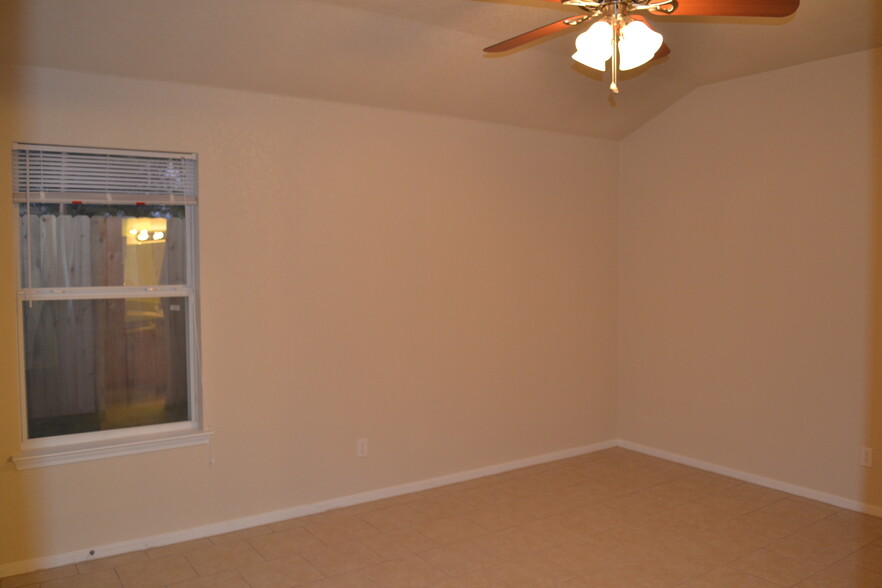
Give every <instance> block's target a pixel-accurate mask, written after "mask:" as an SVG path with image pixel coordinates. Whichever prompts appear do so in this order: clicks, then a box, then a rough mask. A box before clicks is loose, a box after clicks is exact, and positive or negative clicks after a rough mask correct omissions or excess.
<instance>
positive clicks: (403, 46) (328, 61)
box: [0, 0, 882, 139]
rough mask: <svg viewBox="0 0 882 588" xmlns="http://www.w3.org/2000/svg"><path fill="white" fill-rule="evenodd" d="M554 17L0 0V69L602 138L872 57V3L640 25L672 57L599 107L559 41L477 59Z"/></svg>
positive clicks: (214, 1) (425, 5) (818, 0)
mask: <svg viewBox="0 0 882 588" xmlns="http://www.w3.org/2000/svg"><path fill="white" fill-rule="evenodd" d="M569 14H580V12H579V11H578V10H576V9H572V8H568V7H564V6H556V5H555V4H553V3H551V2H542V1H539V0H3V3H2V6H0V18H2V20H3V23H2V25H0V26H2V29H0V35H2V39H0V43H2V45H0V48H2V51H3V57H2V59H3V60H4V61H5V62H6V63H14V64H21V65H33V66H42V67H50V68H58V69H67V70H74V71H83V72H94V73H100V74H109V75H116V76H125V77H133V78H143V79H150V80H163V81H173V82H184V83H191V84H200V85H208V86H217V87H225V88H235V89H242V90H252V91H260V92H272V93H278V94H285V95H291V96H299V97H306V98H317V99H324V100H334V101H344V102H350V103H358V104H366V105H372V106H378V107H386V108H394V109H402V110H408V111H416V112H426V113H435V114H441V115H452V116H458V117H464V118H469V119H476V120H483V121H490V122H498V123H504V124H514V125H520V126H526V127H532V128H539V129H547V130H553V131H564V132H569V133H575V134H581V135H586V136H593V137H599V138H609V139H618V138H621V137H624V136H625V135H627V134H628V133H630V132H631V131H632V130H634V129H636V128H637V127H639V126H640V125H641V124H643V123H644V122H645V121H647V120H649V119H650V118H652V117H653V116H654V115H656V114H657V113H659V112H660V111H662V110H664V109H665V108H667V107H668V106H670V105H671V104H672V103H673V102H675V101H676V100H677V99H679V98H680V97H682V96H683V95H685V94H686V93H688V92H690V91H691V90H693V89H694V88H696V87H699V86H702V85H704V84H709V83H714V82H718V81H722V80H727V79H731V78H736V77H740V76H745V75H749V74H753V73H758V72H763V71H769V70H774V69H777V68H782V67H787V66H791V65H795V64H799V63H802V62H808V61H813V60H817V59H824V58H828V57H833V56H836V55H842V54H846V53H852V52H855V51H861V50H865V49H870V48H874V47H880V46H882V2H879V0H835V1H826V2H825V1H822V0H802V6H801V7H800V8H799V10H798V11H797V13H796V14H795V15H793V16H792V17H788V18H784V19H762V18H698V17H650V19H651V20H652V25H653V27H654V28H655V29H656V30H657V31H659V32H660V33H662V34H663V35H664V37H665V42H666V43H667V44H668V46H669V47H670V48H671V50H672V53H671V55H670V56H669V57H667V58H664V59H662V60H658V61H656V62H654V63H651V64H649V65H647V66H644V67H642V68H639V69H638V70H635V71H633V72H626V73H625V74H623V75H622V77H621V79H620V84H619V85H620V87H621V94H619V95H618V96H615V97H613V96H611V95H610V93H609V90H608V87H607V86H608V80H607V79H606V77H607V76H608V74H606V75H604V74H601V73H599V72H594V71H593V70H590V69H588V68H585V67H583V66H581V65H578V64H576V63H575V62H574V61H572V60H571V59H570V57H569V56H570V55H571V54H572V52H573V41H574V39H575V34H573V33H572V32H568V33H564V34H559V35H553V36H551V37H549V38H546V39H543V40H541V41H538V42H534V43H532V44H530V45H527V46H526V47H524V48H522V49H518V50H514V51H511V52H509V53H507V54H503V55H499V56H489V55H486V54H484V53H483V52H482V51H481V50H482V48H483V47H485V46H488V45H491V44H493V43H495V42H497V41H501V40H503V39H507V38H509V37H512V36H514V35H516V34H519V33H522V32H525V31H527V30H530V29H533V28H536V27H539V26H541V25H544V24H547V23H550V22H553V21H555V20H559V19H561V18H563V17H565V16H567V15H569ZM878 75H882V72H879V74H878ZM847 91H848V89H847V88H843V92H847ZM762 99H763V96H761V95H758V96H756V100H762Z"/></svg>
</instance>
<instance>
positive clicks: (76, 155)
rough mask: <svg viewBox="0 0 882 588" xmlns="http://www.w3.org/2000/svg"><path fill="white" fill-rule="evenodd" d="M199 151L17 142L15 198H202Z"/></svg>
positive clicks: (175, 200) (128, 201) (67, 200)
mask: <svg viewBox="0 0 882 588" xmlns="http://www.w3.org/2000/svg"><path fill="white" fill-rule="evenodd" d="M196 164H197V158H196V154H194V153H166V152H160V151H126V150H117V149H91V148H85V147H59V146H55V145H31V144H24V143H16V144H15V145H14V146H13V158H12V167H13V186H14V189H13V201H14V202H20V203H25V202H31V203H38V202H46V203H67V204H70V203H71V202H78V203H79V202H82V203H84V204H140V203H144V204H196V200H197V190H198V186H197V169H196Z"/></svg>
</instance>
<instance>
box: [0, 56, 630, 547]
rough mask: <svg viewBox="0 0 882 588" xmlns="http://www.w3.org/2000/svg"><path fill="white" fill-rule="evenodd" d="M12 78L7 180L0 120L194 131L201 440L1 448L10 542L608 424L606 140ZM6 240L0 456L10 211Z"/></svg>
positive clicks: (527, 450)
mask: <svg viewBox="0 0 882 588" xmlns="http://www.w3.org/2000/svg"><path fill="white" fill-rule="evenodd" d="M4 99H5V100H6V104H7V106H6V107H5V108H4V111H3V116H4V118H5V121H4V122H6V123H8V124H4V125H0V126H2V127H3V128H5V129H7V131H4V137H3V139H4V140H5V143H4V144H5V145H7V149H6V150H5V152H4V150H0V153H2V157H0V170H3V173H4V174H7V175H3V176H2V177H0V181H3V182H4V184H5V185H6V186H9V185H10V183H9V176H8V173H7V171H6V170H8V169H9V167H10V165H9V158H8V157H9V156H8V146H9V144H10V142H11V141H13V140H19V141H29V142H45V143H54V144H73V145H89V146H105V147H123V148H138V149H161V150H176V151H196V152H198V153H199V155H200V180H201V199H202V204H201V206H200V214H201V218H200V222H201V239H200V242H201V247H202V251H201V275H202V322H203V332H202V334H203V338H202V341H203V364H204V368H203V371H204V388H205V397H206V404H207V409H208V419H209V423H210V425H211V427H212V428H213V430H214V431H215V435H214V438H213V442H212V445H211V447H210V451H211V456H212V457H213V458H214V460H215V464H214V465H213V466H209V463H208V461H209V448H207V447H204V446H203V447H196V448H186V449H177V450H171V451H164V452H157V453H150V454H141V455H134V456H130V457H124V458H113V459H106V460H100V461H92V462H85V463H77V464H71V465H65V466H56V467H50V468H43V469H38V470H28V471H22V472H18V471H15V469H14V468H13V467H12V466H11V465H10V464H9V463H4V464H3V465H2V466H0V498H2V500H0V503H2V504H3V507H2V508H0V528H2V529H3V532H2V533H0V564H3V563H10V562H20V561H23V560H27V559H30V558H34V557H38V556H40V557H42V556H48V555H53V554H62V553H67V552H70V551H72V550H78V549H84V550H85V549H88V548H90V547H93V546H100V545H107V544H111V543H114V542H120V541H127V540H132V539H137V538H140V537H149V536H152V535H156V534H161V533H169V532H172V531H175V530H178V529H186V528H189V527H193V526H199V525H205V524H210V523H216V522H219V521H225V520H229V519H235V518H238V517H244V516H248V515H254V514H259V513H264V512H268V511H274V510H277V509H283V508H288V507H293V506H296V505H301V504H308V503H311V502H316V501H321V500H327V499H331V498H335V497H340V496H346V495H350V494H354V493H358V492H363V491H368V490H372V489H377V488H384V487H389V486H394V485H398V484H403V483H407V482H414V481H419V480H424V479H428V478H432V477H436V476H441V475H445V474H452V473H456V472H462V471H465V470H469V469H472V468H479V467H483V466H491V465H495V464H500V463H504V462H507V461H511V460H517V459H522V458H526V457H529V456H535V455H540V454H544V453H549V452H554V451H558V450H565V449H571V448H576V447H580V446H584V445H588V444H592V443H596V442H601V441H607V440H610V439H614V438H615V414H614V412H615V408H616V401H615V360H614V356H615V285H616V273H615V272H616V255H617V253H616V247H617V236H616V230H617V222H616V215H617V204H616V202H617V168H616V165H617V158H618V155H617V152H616V146H615V144H614V143H610V142H604V141H598V140H593V139H586V138H580V137H576V136H569V135H561V134H552V133H543V132H537V131H530V130H521V129H516V128H508V127H504V126H497V125H490V124H480V123H473V122H465V121H459V120H454V119H446V118H440V117H433V116H425V115H418V114H409V113H403V112H393V111H384V110H379V109H371V108H363V107H357V106H349V105H343V104H330V103H320V102H315V101H307V100H299V99H291V98H283V97H274V96H268V95H257V94H248V93H238V92H233V91H225V90H216V89H207V88H196V87H188V86H183V85H173V84H161V83H148V82H139V81H132V80H125V79H110V78H103V77H97V76H91V75H85V74H76V73H63V72H57V71H47V70H28V71H26V72H24V75H23V77H21V78H20V84H18V85H17V87H15V88H13V91H10V92H5V93H4ZM5 133H8V135H6V134H5ZM567 153H579V155H580V157H581V158H585V159H590V160H592V161H593V162H594V166H593V167H595V168H596V169H607V170H609V171H610V173H608V174H603V175H592V177H591V178H590V179H586V178H585V177H583V176H582V175H581V174H579V173H574V170H573V167H572V163H571V161H572V159H571V158H566V157H562V155H563V154H567ZM4 192H5V193H6V194H8V193H9V190H8V188H7V189H6V190H5V191H4ZM7 197H8V196H7ZM10 209H11V206H7V207H0V226H4V227H11V226H12V219H11V210H10ZM3 234H4V235H8V233H7V232H6V231H4V232H3ZM0 253H2V254H0V284H2V286H3V287H2V288H0V302H2V304H0V311H2V312H0V327H2V329H3V337H2V342H0V346H2V347H0V409H2V410H0V455H2V457H3V460H6V458H7V457H8V456H10V455H12V454H14V453H16V452H17V451H18V426H19V423H18V417H17V413H18V391H17V375H16V359H15V358H16V353H17V351H16V344H15V337H14V321H15V313H14V306H15V305H14V298H13V295H12V290H13V284H12V276H13V270H12V266H11V260H12V253H11V240H10V238H9V237H8V236H7V237H4V239H3V241H2V250H0ZM359 437H367V438H368V439H369V447H370V455H369V457H368V458H366V459H360V460H359V459H356V458H355V444H356V439H357V438H359Z"/></svg>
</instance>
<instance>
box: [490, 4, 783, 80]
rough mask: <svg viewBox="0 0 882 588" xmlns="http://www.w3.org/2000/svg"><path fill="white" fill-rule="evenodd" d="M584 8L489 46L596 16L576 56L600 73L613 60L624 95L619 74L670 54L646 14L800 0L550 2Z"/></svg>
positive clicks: (720, 11)
mask: <svg viewBox="0 0 882 588" xmlns="http://www.w3.org/2000/svg"><path fill="white" fill-rule="evenodd" d="M545 1H546V2H555V3H557V4H563V5H565V6H573V7H576V8H580V9H582V10H584V11H585V12H588V13H589V14H587V15H581V16H571V17H568V18H565V19H563V20H559V21H557V22H553V23H551V24H549V25H545V26H544V27H539V28H538V29H535V30H532V31H529V32H527V33H524V34H522V35H518V36H517V37H512V38H511V39H508V40H506V41H503V42H501V43H497V44H495V45H491V46H490V47H487V48H486V49H484V51H486V52H487V53H501V52H504V51H508V50H510V49H514V48H516V47H520V46H521V45H525V44H526V43H529V42H531V41H535V40H536V39H539V38H541V37H544V36H545V35H549V34H551V33H556V32H559V31H562V30H565V29H567V28H570V27H574V26H577V25H580V24H582V23H584V22H586V21H589V20H591V21H592V23H591V26H590V27H589V28H588V30H586V31H585V32H583V33H582V34H580V35H579V36H578V37H576V52H575V53H573V59H575V60H576V61H578V62H579V63H581V64H582V65H586V66H588V67H590V68H593V69H596V70H598V71H606V62H607V61H610V60H612V67H611V68H610V69H611V72H612V83H610V86H609V88H610V90H611V91H612V92H613V93H615V94H618V93H619V87H618V72H620V71H627V70H630V69H634V68H637V67H640V66H641V65H644V64H646V63H649V62H650V61H654V60H656V59H661V58H662V57H666V56H667V55H668V54H670V52H671V50H670V49H668V46H667V45H665V43H664V40H663V38H662V36H661V35H660V34H659V33H657V32H655V31H654V30H652V28H650V26H649V23H648V22H647V20H646V18H644V17H643V15H641V14H639V13H640V12H647V13H649V14H651V15H654V16H778V17H781V16H790V15H791V14H793V13H794V12H796V9H797V8H799V0H545Z"/></svg>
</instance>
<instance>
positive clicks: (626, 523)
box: [0, 449, 882, 588]
mask: <svg viewBox="0 0 882 588" xmlns="http://www.w3.org/2000/svg"><path fill="white" fill-rule="evenodd" d="M293 586H298V587H304V588H422V587H426V586H432V587H435V588H478V587H480V588H544V587H561V588H582V587H591V588H612V587H626V588H643V587H647V588H665V587H673V586H682V587H683V588H723V587H732V588H775V587H779V586H797V587H800V588H822V587H823V588H848V587H858V586H859V587H861V588H869V587H876V588H882V519H879V518H875V517H870V516H865V515H860V514H857V513H854V512H851V511H847V510H842V509H840V508H836V507H833V506H830V505H827V504H823V503H820V502H814V501H811V500H806V499H803V498H799V497H796V496H793V495H790V494H785V493H783V492H778V491H776V490H770V489H768V488H764V487H761V486H755V485H753V484H748V483H744V482H740V481H738V480H734V479H732V478H726V477H723V476H719V475H716V474H711V473H708V472H703V471H700V470H697V469H693V468H689V467H685V466H682V465H679V464H675V463H672V462H668V461H664V460H660V459H656V458H652V457H647V456H645V455H641V454H639V453H634V452H630V451H626V450H623V449H610V450H606V451H601V452H598V453H593V454H590V455H584V456H580V457H575V458H572V459H565V460H561V461H556V462H552V463H547V464H543V465H539V466H534V467H529V468H524V469H521V470H516V471H512V472H507V473H505V474H500V475H497V476H489V477H486V478H480V479H477V480H472V481H469V482H464V483H461V484H454V485H451V486H446V487H443V488H437V489H433V490H428V491H425V492H417V493H414V494H408V495H405V496H399V497H396V498H392V499H387V500H381V501H378V502H372V503H369V504H362V505H358V506H353V507H348V508H343V509H338V510H332V511H328V512H325V513H322V514H318V515H312V516H308V517H303V518H299V519H292V520H288V521H282V522H279V523H273V524H270V525H264V526H260V527H254V528H250V529H245V530H242V531H236V532H234V533H228V534H226V535H218V536H215V537H210V538H206V539H198V540H195V541H188V542H186V543H179V544H176V545H169V546H166V547H158V548H154V549H148V550H146V551H139V552H135V553H129V554H125V555H120V556H116V557H110V558H106V559H100V560H93V561H88V562H84V563H80V564H76V565H69V566H64V567H61V568H55V569H51V570H45V571H40V572H34V573H30V574H24V575H21V576H13V577H10V578H5V579H3V580H2V582H0V588H23V587H27V588H38V587H39V588H120V587H122V588H154V587H156V588H160V587H168V588H277V587H278V588H288V587H293Z"/></svg>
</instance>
